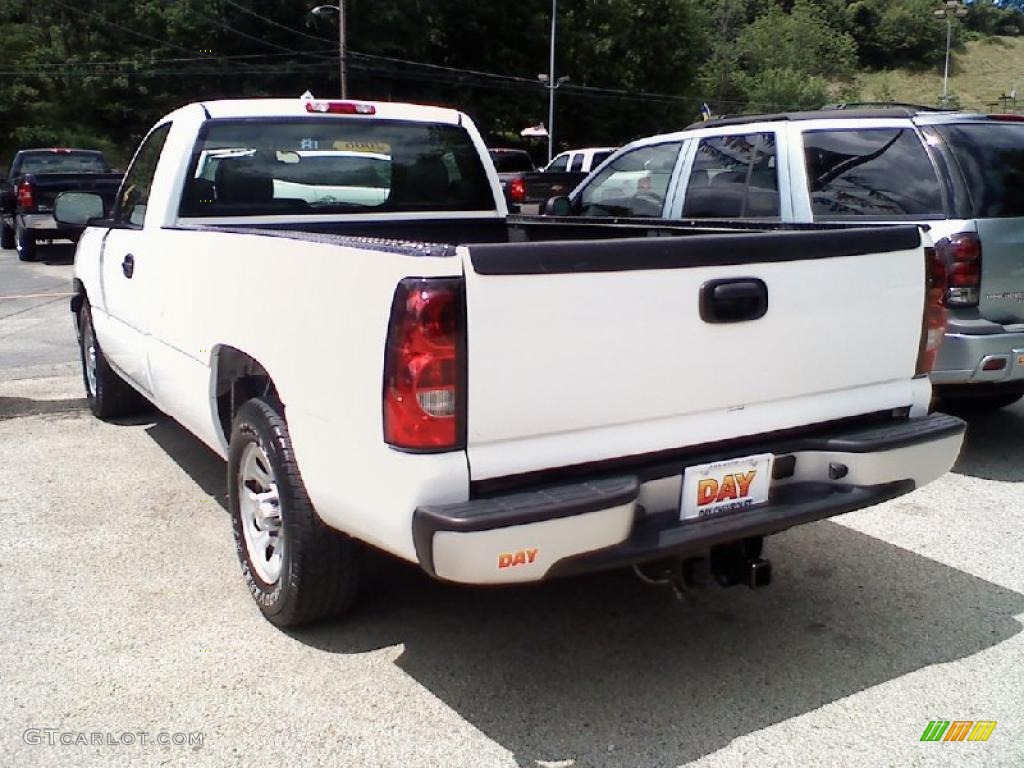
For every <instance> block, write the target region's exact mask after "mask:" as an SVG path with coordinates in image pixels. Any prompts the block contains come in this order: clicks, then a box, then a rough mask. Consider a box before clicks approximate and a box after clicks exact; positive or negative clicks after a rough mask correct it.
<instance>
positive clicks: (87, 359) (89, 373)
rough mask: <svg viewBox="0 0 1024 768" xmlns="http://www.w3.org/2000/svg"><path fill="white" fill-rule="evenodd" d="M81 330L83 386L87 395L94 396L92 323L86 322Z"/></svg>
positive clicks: (94, 340) (94, 369)
mask: <svg viewBox="0 0 1024 768" xmlns="http://www.w3.org/2000/svg"><path fill="white" fill-rule="evenodd" d="M84 325H85V327H84V328H83V329H82V362H83V363H84V364H85V385H86V386H87V387H88V388H89V394H90V395H95V394H96V336H95V335H94V334H93V332H92V322H91V321H90V320H86V321H85V323H84Z"/></svg>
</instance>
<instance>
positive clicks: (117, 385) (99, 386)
mask: <svg viewBox="0 0 1024 768" xmlns="http://www.w3.org/2000/svg"><path fill="white" fill-rule="evenodd" d="M78 346H79V351H80V353H81V359H82V381H83V383H84V384H85V395H86V398H87V399H88V401H89V410H90V411H92V413H93V416H95V417H96V418H98V419H104V420H106V419H113V418H117V417H118V416H130V415H131V414H134V413H138V412H139V411H141V410H143V409H144V408H145V405H146V401H145V398H143V397H142V395H140V394H139V393H138V392H136V391H135V390H134V389H132V387H131V385H129V384H128V383H127V382H126V381H125V380H124V379H122V378H121V377H120V376H118V375H117V373H115V372H114V370H113V369H112V368H111V367H110V364H109V363H108V362H107V359H106V358H105V357H104V356H103V349H102V348H101V347H100V343H99V341H97V339H96V331H95V329H94V328H93V324H92V310H91V308H90V307H89V302H88V301H83V302H82V308H81V309H80V310H79V312H78Z"/></svg>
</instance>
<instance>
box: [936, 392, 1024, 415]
mask: <svg viewBox="0 0 1024 768" xmlns="http://www.w3.org/2000/svg"><path fill="white" fill-rule="evenodd" d="M1022 397H1024V394H1014V393H1012V392H1010V393H1007V394H1002V395H982V396H975V397H943V398H941V399H940V400H939V402H940V404H941V408H942V409H943V410H946V411H950V412H952V413H962V414H972V413H986V412H988V411H997V410H999V409H1000V408H1005V407H1006V406H1008V405H1013V404H1014V403H1016V402H1017V401H1019V400H1020V399H1021V398H1022Z"/></svg>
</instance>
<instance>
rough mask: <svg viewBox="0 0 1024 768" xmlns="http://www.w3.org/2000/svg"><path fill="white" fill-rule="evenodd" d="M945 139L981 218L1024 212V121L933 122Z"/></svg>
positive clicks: (977, 215) (975, 213)
mask: <svg viewBox="0 0 1024 768" xmlns="http://www.w3.org/2000/svg"><path fill="white" fill-rule="evenodd" d="M933 127H934V130H936V131H937V132H938V133H939V134H940V135H941V136H942V138H944V139H945V140H946V144H947V145H948V146H949V148H950V151H951V152H952V153H953V157H954V158H955V160H956V163H957V165H958V166H959V168H960V171H961V173H962V174H963V177H964V181H966V182H967V189H968V191H969V194H970V196H971V201H972V203H973V207H974V216H975V217H976V218H979V219H1002V218H1011V217H1014V216H1024V124H1020V123H999V122H995V121H993V122H988V123H958V124H951V125H936V126H933Z"/></svg>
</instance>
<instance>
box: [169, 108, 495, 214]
mask: <svg viewBox="0 0 1024 768" xmlns="http://www.w3.org/2000/svg"><path fill="white" fill-rule="evenodd" d="M187 178H188V182H187V184H186V185H185V190H184V194H183V195H182V201H181V207H180V210H179V214H180V215H181V216H190V217H210V216H259V215H274V214H289V215H303V214H305V215H313V214H330V213H384V212H388V213H395V212H398V213H404V212H416V211H494V210H496V207H495V201H494V197H493V195H492V193H491V188H490V185H489V183H488V181H487V175H486V172H485V170H484V166H483V163H481V161H480V157H479V155H478V154H477V150H476V147H475V146H474V145H473V142H472V141H471V139H470V137H469V134H468V133H466V131H465V130H464V129H463V128H459V127H457V126H453V125H431V124H426V123H412V122H403V121H376V122H370V121H366V120H360V119H346V118H316V117H315V118H298V119H295V118H292V119H281V118H271V119H267V120H252V119H249V120H214V121H210V122H208V123H207V124H206V125H205V126H204V128H203V130H202V131H201V133H200V136H199V140H198V141H197V142H196V146H195V148H194V149H193V152H192V162H191V166H190V168H189V174H188V177H187Z"/></svg>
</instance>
